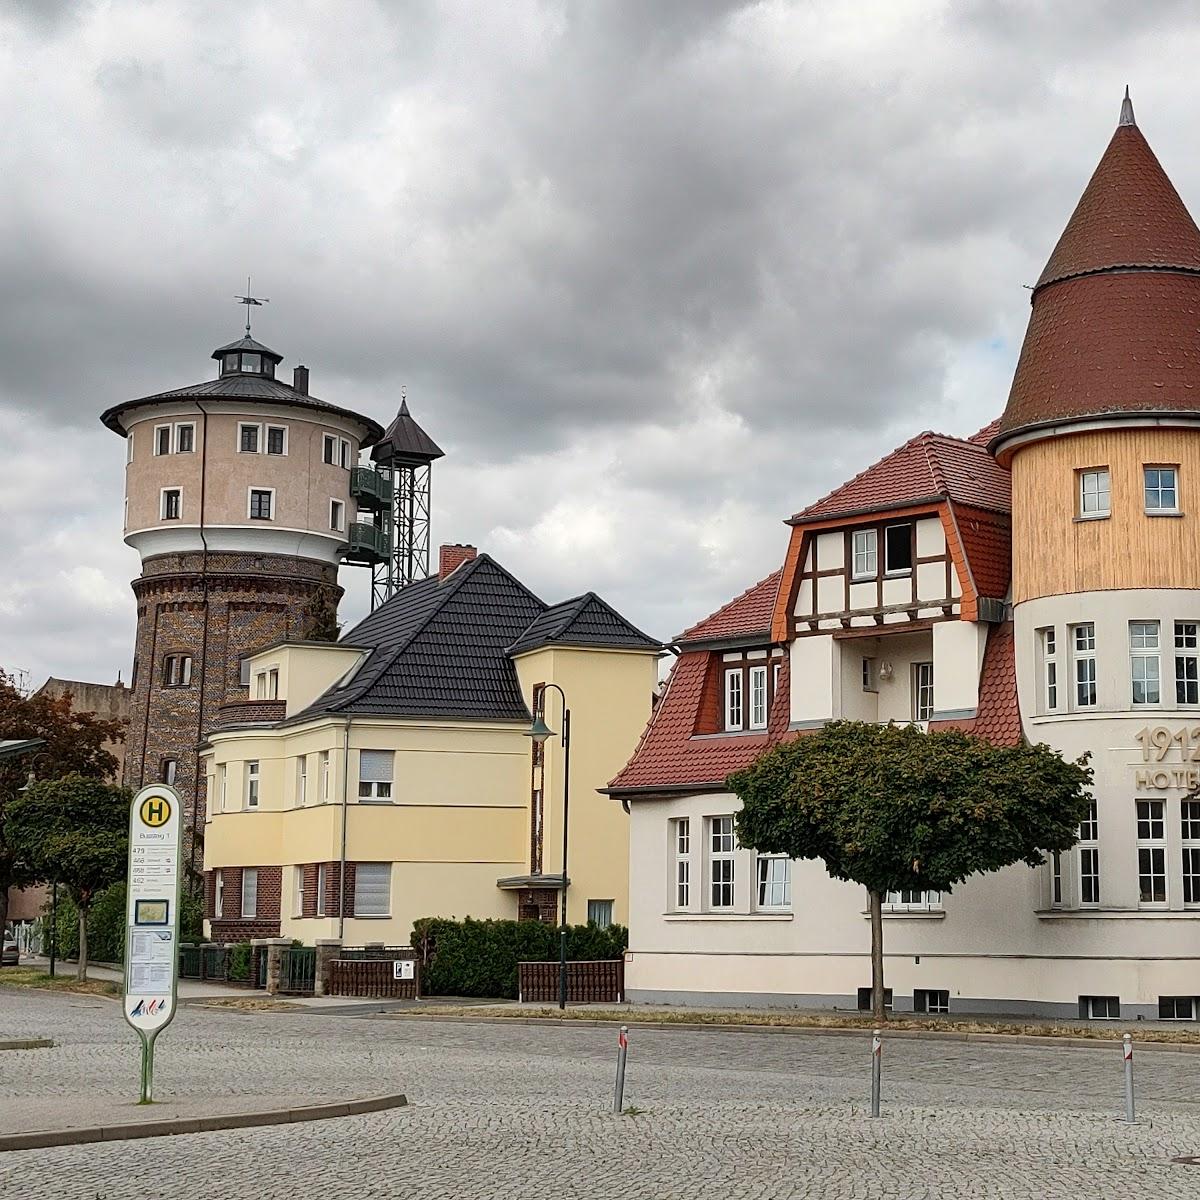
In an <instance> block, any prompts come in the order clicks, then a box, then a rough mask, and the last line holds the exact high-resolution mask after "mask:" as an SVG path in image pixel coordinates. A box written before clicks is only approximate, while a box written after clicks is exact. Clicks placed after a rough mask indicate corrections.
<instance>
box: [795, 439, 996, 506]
mask: <svg viewBox="0 0 1200 1200" xmlns="http://www.w3.org/2000/svg"><path fill="white" fill-rule="evenodd" d="M943 497H949V498H950V499H953V500H958V501H960V502H961V503H963V504H971V505H974V506H976V507H977V508H989V509H996V510H998V511H1000V512H1008V511H1009V510H1010V509H1011V507H1012V498H1011V490H1010V482H1009V474H1008V471H1006V470H1005V469H1004V468H1003V467H1001V466H999V465H998V464H997V463H996V461H995V460H994V459H993V458H992V456H991V455H990V454H988V452H987V450H986V449H985V448H984V446H982V445H980V444H979V443H978V442H974V441H967V440H965V439H964V438H954V437H947V436H946V435H945V434H941V433H930V432H928V431H927V432H925V433H919V434H917V436H916V437H914V438H911V439H910V440H909V441H907V442H905V443H904V445H903V446H900V447H898V448H897V449H895V450H893V451H892V452H891V454H888V455H886V456H885V457H883V458H881V459H880V460H879V461H878V462H877V463H875V464H874V465H873V466H870V467H868V468H867V469H866V470H865V471H863V472H861V473H860V474H858V475H856V476H855V477H854V478H853V479H851V480H850V481H849V483H844V484H842V486H841V487H839V488H837V489H836V490H834V491H832V492H830V493H829V495H828V496H825V497H823V498H822V499H820V500H818V501H816V503H815V504H810V505H809V506H808V507H807V508H805V509H803V510H802V511H800V512H798V513H797V514H796V515H795V516H794V517H793V518H792V520H793V522H796V523H801V522H809V521H818V520H828V519H830V518H833V517H842V516H851V515H853V514H855V513H866V512H871V511H873V510H880V511H882V510H884V509H892V508H903V507H905V506H906V505H910V504H917V503H919V502H921V501H933V500H938V499H941V498H943Z"/></svg>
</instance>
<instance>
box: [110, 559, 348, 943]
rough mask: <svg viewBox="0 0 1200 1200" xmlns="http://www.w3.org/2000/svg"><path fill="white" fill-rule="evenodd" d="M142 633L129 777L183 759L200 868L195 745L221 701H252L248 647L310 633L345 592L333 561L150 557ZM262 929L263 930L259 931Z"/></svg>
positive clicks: (136, 780) (129, 780) (142, 776)
mask: <svg viewBox="0 0 1200 1200" xmlns="http://www.w3.org/2000/svg"><path fill="white" fill-rule="evenodd" d="M133 592H134V595H135V597H136V598H137V606H138V608H137V614H138V625H137V637H136V641H135V649H134V681H133V697H132V705H131V714H130V725H129V739H128V743H127V747H126V755H125V783H126V784H128V785H129V786H130V787H132V788H138V787H141V786H142V785H143V784H144V783H150V782H154V781H156V780H157V779H158V778H159V773H160V770H161V764H162V762H163V761H164V760H165V759H168V758H174V759H175V760H176V762H177V766H176V775H175V787H176V788H177V789H178V790H179V793H180V795H181V796H182V797H183V801H184V806H185V811H186V812H187V813H188V814H189V816H190V819H189V820H187V821H185V823H184V828H183V831H182V835H183V857H184V864H185V867H186V869H187V870H188V871H189V872H192V873H195V874H198V872H199V871H200V869H201V866H202V862H203V837H204V794H203V793H204V784H203V781H202V780H200V779H198V778H197V769H198V766H199V755H198V752H197V750H196V746H197V744H198V743H199V742H200V741H201V739H202V737H203V736H204V734H205V733H207V731H208V730H209V729H211V728H212V727H213V726H214V725H215V724H216V720H217V712H218V709H219V708H220V707H221V705H223V704H226V703H231V702H237V701H245V700H248V699H249V689H248V688H245V687H243V686H242V684H241V664H240V659H241V657H242V656H243V655H245V654H248V653H252V652H253V651H255V650H259V649H261V648H262V647H264V646H266V645H269V644H270V643H271V642H274V641H277V640H279V639H280V638H284V637H303V636H305V634H306V633H307V632H308V629H309V625H310V622H311V620H312V613H313V606H314V604H317V603H324V602H331V603H334V604H336V602H337V600H338V599H340V597H341V594H342V590H341V588H339V587H338V586H337V570H336V568H335V567H333V566H332V565H330V564H328V563H319V562H315V561H312V560H310V559H304V558H294V557H291V556H288V555H273V554H264V555H257V554H232V553H222V554H210V555H209V556H208V558H207V562H206V561H205V559H204V557H203V555H201V554H197V553H188V554H163V555H159V556H158V557H155V558H150V559H147V560H146V562H145V563H143V565H142V574H141V576H140V577H139V578H138V579H136V580H134V582H133ZM172 653H183V654H190V655H191V656H192V679H191V683H190V685H189V686H187V687H166V686H164V683H163V663H164V659H165V657H166V655H168V654H172ZM256 936H257V935H256Z"/></svg>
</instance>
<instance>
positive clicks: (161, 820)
mask: <svg viewBox="0 0 1200 1200" xmlns="http://www.w3.org/2000/svg"><path fill="white" fill-rule="evenodd" d="M141 818H142V823H143V824H145V825H149V826H150V828H151V829H157V828H158V827H159V826H160V825H165V824H166V823H167V822H168V821H169V820H170V819H171V804H170V802H169V801H168V800H167V798H166V797H165V796H147V797H146V799H145V800H143V801H142V808H141Z"/></svg>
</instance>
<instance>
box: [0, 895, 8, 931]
mask: <svg viewBox="0 0 1200 1200" xmlns="http://www.w3.org/2000/svg"><path fill="white" fill-rule="evenodd" d="M7 924H8V888H7V887H5V886H3V885H0V936H3V934H4V927H5V926H6V925H7Z"/></svg>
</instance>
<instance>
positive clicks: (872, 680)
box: [862, 656, 879, 692]
mask: <svg viewBox="0 0 1200 1200" xmlns="http://www.w3.org/2000/svg"><path fill="white" fill-rule="evenodd" d="M862 690H863V691H864V692H878V691H879V674H878V669H877V665H876V660H875V659H873V658H868V657H866V656H864V657H863V660H862Z"/></svg>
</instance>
